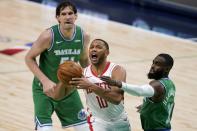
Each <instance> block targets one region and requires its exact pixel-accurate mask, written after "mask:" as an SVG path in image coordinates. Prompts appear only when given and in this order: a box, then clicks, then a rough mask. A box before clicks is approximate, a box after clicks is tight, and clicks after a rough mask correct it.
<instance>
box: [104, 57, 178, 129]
mask: <svg viewBox="0 0 197 131" xmlns="http://www.w3.org/2000/svg"><path fill="white" fill-rule="evenodd" d="M173 63H174V60H173V58H172V57H171V56H170V55H169V54H159V55H158V56H156V57H155V59H154V60H153V63H152V66H151V68H150V71H149V73H148V78H149V79H153V80H152V81H150V83H149V84H145V85H141V86H139V85H132V84H127V83H124V82H121V81H116V80H112V79H111V78H109V77H101V79H102V80H104V81H106V82H107V83H108V84H110V85H113V86H118V87H119V88H121V89H122V90H124V91H125V92H127V93H129V94H131V95H135V96H145V97H144V100H143V104H142V105H141V106H139V107H138V109H139V112H140V118H141V124H142V128H143V129H144V131H170V130H171V124H170V121H171V118H172V113H173V108H174V97H175V85H174V83H173V82H172V80H171V79H169V77H168V75H169V72H170V70H171V68H172V66H173Z"/></svg>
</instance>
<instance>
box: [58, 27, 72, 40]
mask: <svg viewBox="0 0 197 131" xmlns="http://www.w3.org/2000/svg"><path fill="white" fill-rule="evenodd" d="M60 31H61V33H62V35H63V36H64V37H65V38H66V39H71V38H72V37H73V34H74V28H71V29H63V28H61V27H60Z"/></svg>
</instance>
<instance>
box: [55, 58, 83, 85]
mask: <svg viewBox="0 0 197 131" xmlns="http://www.w3.org/2000/svg"><path fill="white" fill-rule="evenodd" d="M57 77H58V80H59V81H61V82H63V83H66V84H68V83H69V81H71V80H72V78H80V77H82V67H81V66H80V65H79V64H78V63H76V62H73V61H65V62H64V63H62V64H60V65H59V67H58V70H57Z"/></svg>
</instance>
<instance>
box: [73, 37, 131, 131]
mask: <svg viewBox="0 0 197 131" xmlns="http://www.w3.org/2000/svg"><path fill="white" fill-rule="evenodd" d="M108 55H109V45H108V43H107V42H106V41H104V40H102V39H95V40H93V41H92V43H91V44H90V47H89V58H90V61H91V65H89V66H88V67H86V68H85V69H84V78H73V79H72V81H70V84H72V85H77V87H78V88H79V89H85V90H84V91H85V96H86V102H87V107H88V108H89V110H90V111H91V112H92V116H93V117H94V118H95V119H94V120H95V121H94V122H93V123H92V125H93V126H92V129H93V131H130V130H131V129H130V124H129V120H128V117H127V114H126V112H125V110H124V105H123V99H124V92H123V91H122V90H120V89H119V88H118V87H109V85H108V84H107V83H105V82H104V81H102V80H100V78H99V77H100V76H110V77H112V78H113V79H115V80H121V81H126V71H125V69H124V68H123V67H121V66H120V65H116V64H114V63H111V62H109V61H107V56H108Z"/></svg>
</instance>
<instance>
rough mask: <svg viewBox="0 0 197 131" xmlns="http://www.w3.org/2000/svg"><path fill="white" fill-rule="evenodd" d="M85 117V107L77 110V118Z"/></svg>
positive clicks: (83, 118)
mask: <svg viewBox="0 0 197 131" xmlns="http://www.w3.org/2000/svg"><path fill="white" fill-rule="evenodd" d="M86 117H87V113H86V111H85V109H81V110H80V111H79V112H78V119H80V120H85V119H86Z"/></svg>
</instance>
